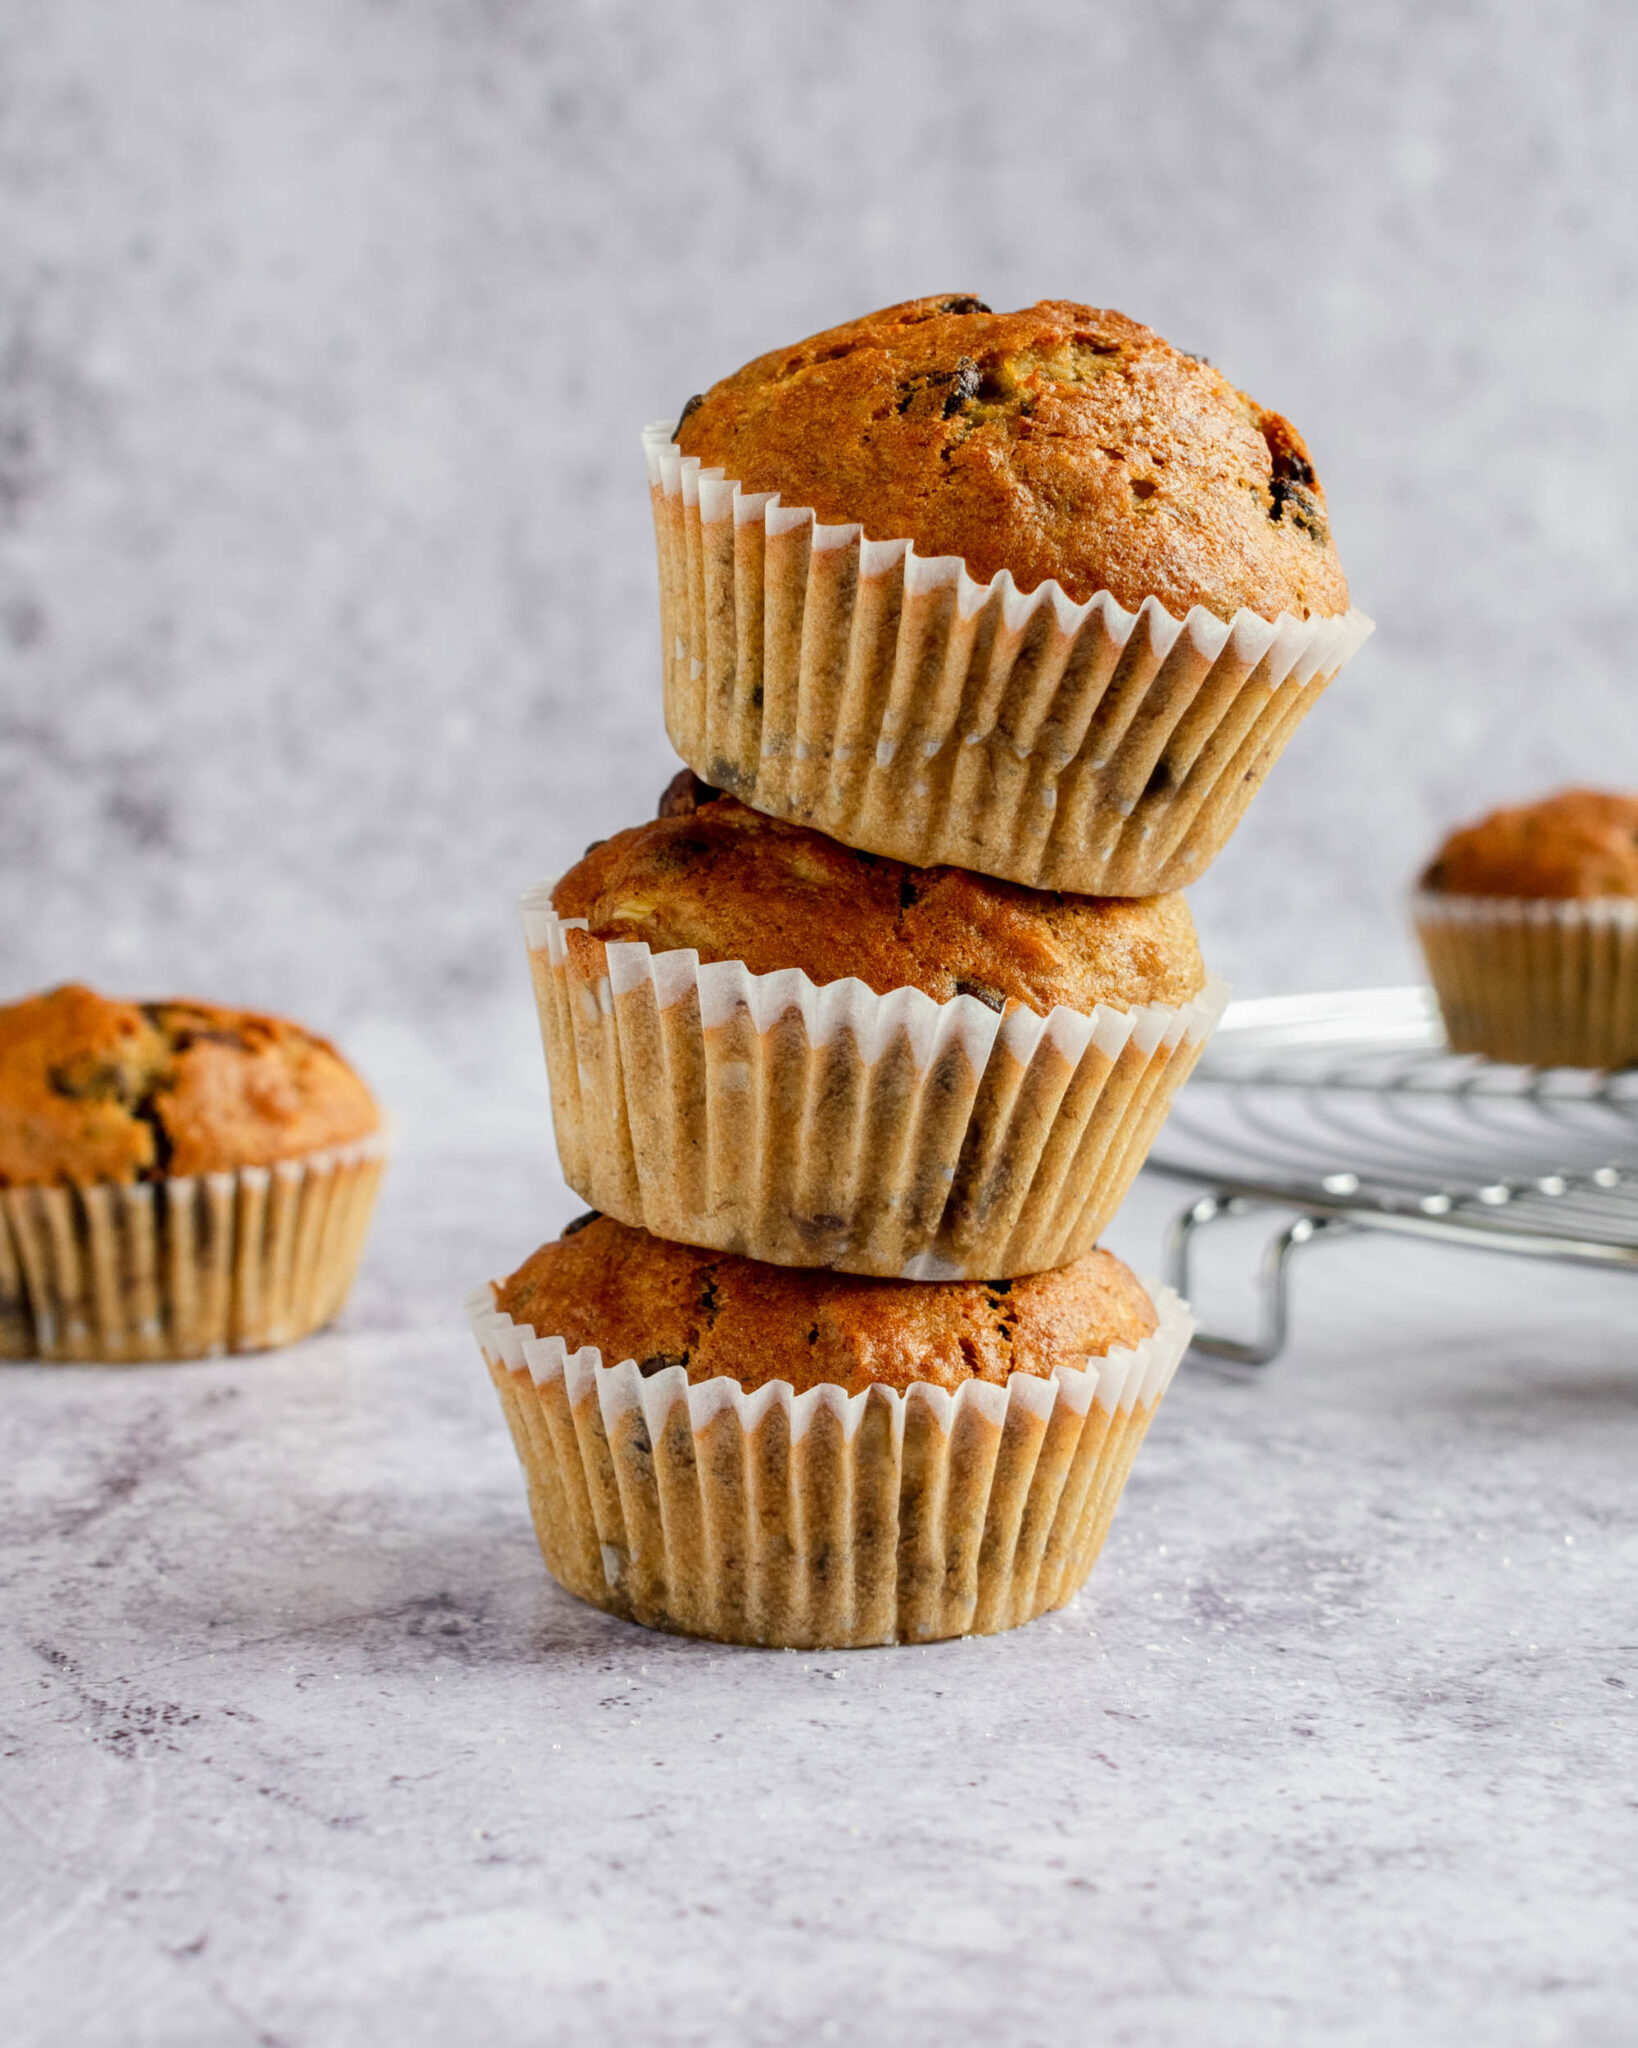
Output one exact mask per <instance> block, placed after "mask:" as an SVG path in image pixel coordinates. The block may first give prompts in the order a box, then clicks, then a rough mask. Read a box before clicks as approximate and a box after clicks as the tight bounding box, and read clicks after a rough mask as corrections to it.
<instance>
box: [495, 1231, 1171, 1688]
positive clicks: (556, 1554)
mask: <svg viewBox="0 0 1638 2048" xmlns="http://www.w3.org/2000/svg"><path fill="white" fill-rule="evenodd" d="M469 1309H470V1313H471V1317H472V1323H473V1329H474V1333H475V1335H476V1336H477V1338H478V1341H479V1344H480V1347H481V1348H482V1350H483V1353H484V1356H485V1359H486V1361H487V1363H488V1365H489V1369H490V1373H491V1376H492V1378H493V1379H494V1382H495V1386H496V1389H497V1391H498V1392H499V1394H500V1398H501V1403H502V1406H503V1408H504V1410H505V1412H506V1417H507V1421H508V1424H509V1425H510V1428H511V1431H512V1437H513V1441H514V1443H515V1445H516V1447H517V1451H518V1456H519V1460H520V1462H521V1464H522V1466H523V1470H524V1474H525V1478H526V1482H527V1487H528V1495H529V1502H530V1508H531V1512H532V1514H533V1518H534V1523H535V1529H536V1534H537V1536H538V1538H539V1541H540V1547H541V1550H542V1553H543V1555H544V1557H545V1559H546V1563H547V1566H548V1568H549V1569H550V1570H551V1572H552V1573H553V1575H554V1576H555V1577H556V1578H557V1579H558V1580H559V1582H560V1583H561V1584H562V1585H564V1586H565V1587H567V1588H568V1590H569V1591H570V1592H572V1593H575V1594H577V1595H578V1596H579V1597H580V1598H581V1599H584V1600H588V1601H590V1602H592V1603H593V1604H594V1605H596V1606H599V1607H602V1608H605V1609H607V1610H608V1611H610V1612H612V1613H616V1614H620V1615H624V1616H625V1617H627V1618H628V1619H630V1620H633V1621H638V1622H642V1623H645V1624H647V1625H648V1626H650V1627H657V1628H667V1629H675V1630H679V1631H681V1632H683V1633H685V1634H690V1635H704V1636H712V1637H716V1638H719V1639H721V1640H725V1641H730V1642H744V1643H765V1644H783V1645H797V1646H805V1647H812V1648H818V1647H825V1648H844V1647H851V1646H855V1645H864V1644H869V1643H886V1642H906V1641H926V1640H930V1639H932V1638H935V1637H939V1636H949V1635H958V1634H963V1633H968V1632H978V1633H990V1632H993V1631H995V1630H999V1629H1004V1628H1009V1627H1012V1626H1014V1625H1016V1624H1017V1623H1019V1622H1022V1621H1027V1620H1029V1619H1030V1618H1031V1617H1032V1616H1033V1615H1036V1614H1039V1613H1042V1612H1043V1611H1045V1610H1046V1609H1048V1608H1051V1607H1058V1606H1062V1605H1063V1604H1064V1603H1065V1602H1066V1601H1067V1600H1069V1599H1070V1598H1071V1597H1072V1596H1073V1595H1074V1593H1075V1592H1076V1590H1077V1589H1078V1588H1079V1586H1080V1584H1081V1582H1082V1581H1083V1580H1084V1578H1085V1577H1086V1574H1087V1572H1088V1570H1089V1569H1090V1567H1091V1565H1092V1562H1093V1560H1094V1558H1095V1557H1096V1555H1097V1553H1098V1550H1099V1548H1100V1546H1101V1544H1102V1542H1103V1538H1104V1534H1105V1532H1106V1530H1107V1528H1108V1525H1109V1520H1110V1517H1111V1515H1112V1513H1113V1511H1114V1507H1115V1503H1116V1501H1117V1499H1118V1497H1119V1494H1120V1490H1121V1487H1122V1486H1123V1484H1124V1482H1125V1477H1126V1473H1127V1471H1128V1469H1129V1467H1130V1464H1131V1460H1132V1457H1133V1454H1134V1453H1135V1451H1136V1448H1137V1445H1138V1442H1139V1441H1140V1439H1141V1437H1142V1435H1143V1432H1144V1430H1145V1429H1146V1427H1147V1425H1148V1422H1149V1419H1150V1417H1151V1415H1152V1414H1153V1412H1154V1408H1155V1405H1156V1403H1157V1402H1158V1400H1159V1398H1160V1395H1161V1394H1162V1392H1163V1391H1164V1389H1165V1387H1166V1385H1167V1383H1168V1382H1169V1380H1170V1378H1171V1375H1172V1372H1173V1371H1174V1370H1175V1368H1176V1365H1177V1362H1178V1359H1179V1358H1180V1356H1181V1355H1182V1352H1183V1349H1184V1347H1185V1345H1186V1344H1187V1341H1188V1333H1189V1323H1188V1317H1187V1314H1186V1312H1185V1311H1184V1310H1183V1309H1182V1307H1181V1305H1180V1304H1179V1303H1178V1302H1177V1300H1176V1297H1175V1296H1171V1295H1165V1294H1163V1295H1162V1296H1161V1297H1160V1298H1159V1300H1158V1301H1155V1300H1151V1298H1150V1297H1149V1295H1148V1293H1147V1292H1146V1290H1145V1289H1144V1288H1143V1287H1142V1286H1141V1285H1140V1284H1139V1282H1138V1281H1137V1280H1136V1279H1135V1278H1134V1276H1133V1275H1132V1274H1131V1273H1130V1272H1128V1271H1127V1269H1126V1268H1125V1267H1124V1266H1122V1265H1121V1264H1120V1262H1119V1261H1118V1260H1116V1259H1114V1258H1111V1257H1110V1256H1109V1255H1108V1254H1107V1253H1104V1252H1095V1253H1093V1254H1091V1255H1090V1256H1089V1257H1087V1258H1085V1259H1082V1260H1080V1261H1079V1262H1077V1263H1076V1264H1074V1265H1071V1266H1069V1267H1067V1268H1065V1269H1063V1270H1061V1271H1058V1272H1052V1273H1043V1274H1040V1275H1037V1276H1035V1277H1033V1278H1030V1279H1024V1280H1019V1281H1017V1282H1015V1283H1007V1282H1001V1283H999V1284H991V1285H987V1286H980V1285H973V1284H959V1283H958V1284H946V1285H937V1284H932V1283H916V1282H907V1281H892V1280H865V1279H857V1278H849V1277H848V1276H846V1275H841V1274H835V1273H812V1272H792V1271H790V1270H788V1269H781V1268H777V1267H769V1266H763V1265H758V1264H756V1263H755V1262H753V1261H751V1260H747V1259H741V1258H735V1257H723V1256H720V1255H715V1254H709V1253H704V1252H699V1251H695V1250H691V1249H689V1248H688V1247H686V1246H683V1245H677V1244H669V1243H666V1242H664V1241H663V1240H661V1239H659V1238H656V1237H652V1236H650V1235H648V1234H647V1233H646V1232H644V1231H639V1230H632V1229H628V1228H627V1227H626V1226H625V1225H623V1224H620V1223H617V1222H615V1221H613V1220H612V1219H611V1218H608V1217H600V1216H589V1217H581V1218H580V1219H578V1220H577V1221H576V1222H575V1223H572V1224H570V1225H569V1226H568V1228H567V1229H566V1230H565V1231H564V1233H563V1235H562V1237H561V1238H560V1239H559V1240H558V1241H556V1242H555V1243H552V1244H548V1245H545V1246H543V1247H542V1248H541V1249H540V1250H539V1251H537V1252H536V1253H535V1254H534V1256H533V1257H532V1258H530V1259H528V1260H527V1261H526V1262H525V1263H524V1264H523V1266H521V1267H520V1268H519V1269H518V1271H517V1272H515V1273H514V1274H513V1275H512V1276H511V1278H510V1279H508V1280H506V1281H503V1282H501V1283H500V1284H499V1285H497V1286H494V1287H488V1288H484V1289H482V1290H480V1292H479V1293H478V1294H477V1295H475V1296H474V1297H473V1298H472V1300H471V1302H470V1303H469Z"/></svg>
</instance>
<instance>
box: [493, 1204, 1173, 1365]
mask: <svg viewBox="0 0 1638 2048" xmlns="http://www.w3.org/2000/svg"><path fill="white" fill-rule="evenodd" d="M495 1299H496V1306H497V1307H498V1308H500V1309H501V1310H502V1311H503V1312H504V1313H505V1314H507V1315H509V1316H510V1317H511V1318H512V1320H513V1322H514V1323H520V1324H524V1325H527V1326H528V1327H529V1328H530V1329H532V1330H533V1331H534V1332H535V1333H536V1335H537V1336H541V1337H561V1338H562V1339H563V1341H564V1343H565V1344H566V1345H567V1346H568V1348H569V1349H570V1350H571V1351H578V1350H580V1349H581V1347H582V1346H583V1345H586V1344H595V1345H596V1346H597V1348H598V1350H599V1351H601V1352H602V1354H603V1362H604V1363H605V1364H606V1365H618V1364H619V1363H621V1362H622V1361H623V1360H624V1359H627V1358H634V1359H636V1361H637V1365H638V1369H639V1371H641V1372H642V1373H643V1374H644V1376H645V1377H646V1376H648V1375H649V1374H651V1373H656V1372H661V1371H663V1370H664V1369H665V1367H667V1366H670V1365H681V1366H685V1367H686V1368H687V1371H688V1377H689V1379H690V1381H698V1380H709V1379H716V1378H719V1377H722V1376H724V1375H726V1376H727V1377H728V1378H730V1379H735V1380H738V1381H739V1383H740V1385H741V1386H742V1387H744V1388H745V1389H746V1391H747V1392H754V1391H755V1390H756V1389H757V1388H758V1387H760V1386H765V1385H766V1384H767V1383H768V1381H770V1380H789V1381H790V1383H791V1385H792V1386H793V1387H794V1388H795V1389H796V1391H797V1393H799V1394H800V1393H803V1392H805V1391H806V1390H807V1389H808V1388H809V1387H816V1386H819V1385H822V1384H829V1385H832V1386H839V1387H845V1388H846V1390H847V1391H848V1392H849V1393H850V1394H857V1393H860V1392H862V1391H863V1389H864V1388H866V1387H870V1386H884V1387H896V1388H899V1389H900V1390H902V1389H903V1388H905V1387H907V1386H909V1384H910V1383H911V1381H912V1380H931V1381H932V1382H933V1383H934V1385H935V1386H940V1387H944V1388H947V1389H948V1390H949V1391H950V1392H952V1393H953V1392H954V1391H955V1390H956V1388H957V1387H959V1386H961V1385H962V1384H963V1382H964V1381H966V1380H971V1379H980V1380H988V1381H990V1382H991V1384H992V1385H995V1386H1005V1384H1006V1381H1007V1376H1008V1374H1009V1373H1015V1372H1027V1373H1033V1374H1034V1375H1035V1376H1036V1377H1037V1378H1041V1379H1045V1378H1048V1377H1049V1376H1050V1375H1051V1373H1052V1371H1053V1368H1054V1367H1055V1366H1059V1365H1080V1364H1082V1363H1084V1362H1085V1361H1086V1360H1087V1359H1089V1358H1102V1357H1103V1356H1104V1355H1105V1353H1106V1352H1109V1351H1111V1350H1113V1349H1114V1348H1115V1346H1117V1345H1127V1346H1131V1345H1134V1344H1137V1343H1139V1342H1141V1341H1142V1339H1143V1338H1145V1337H1148V1336H1151V1335H1152V1334H1153V1332H1154V1330H1155V1327H1156V1318H1155V1310H1154V1304H1153V1302H1151V1301H1150V1299H1149V1296H1148V1294H1147V1293H1146V1292H1145V1290H1144V1288H1143V1286H1142V1284H1141V1283H1140V1282H1139V1280H1138V1279H1137V1277H1136V1275H1135V1274H1133V1273H1132V1272H1131V1271H1130V1269H1129V1268H1127V1267H1126V1266H1123V1265H1122V1264H1121V1262H1120V1260H1119V1259H1117V1258H1115V1257H1114V1256H1113V1254H1112V1253H1109V1252H1104V1251H1095V1252H1089V1253H1088V1254H1087V1256H1086V1257H1085V1258H1084V1259H1077V1260H1076V1262H1075V1264H1074V1265H1072V1266H1063V1267H1060V1268H1059V1270H1058V1271H1057V1272H1055V1273H1032V1274H1030V1275H1029V1277H1028V1278H1027V1279H1024V1280H991V1281H980V1280H940V1281H932V1280H870V1279H865V1278H863V1277H861V1276H860V1275H858V1274H855V1273H831V1272H826V1271H824V1270H823V1269H821V1268H816V1267H809V1266H768V1265H764V1264H763V1263H762V1262H761V1261H760V1260H758V1259H742V1258H739V1257H737V1256H735V1255H734V1254H733V1253H731V1252H710V1251H701V1250H699V1249H698V1248H697V1247H695V1246H693V1245H686V1244H672V1243H670V1242H668V1241H667V1240H666V1239H665V1238H660V1237H651V1236H650V1235H649V1233H648V1232H647V1231H646V1230H634V1229H632V1228H631V1227H630V1225H628V1224H625V1223H616V1222H615V1220H614V1218H613V1217H612V1216H598V1215H596V1214H595V1213H594V1214H592V1215H589V1216H582V1217H579V1218H577V1219H576V1221H575V1222H573V1223H571V1224H570V1225H569V1226H568V1228H567V1229H566V1230H565V1231H564V1233H563V1235H562V1236H561V1237H560V1238H559V1239H558V1240H557V1241H556V1243H554V1244H545V1245H542V1246H541V1248H540V1250H539V1251H537V1252H536V1253H535V1254H534V1256H533V1257H532V1258H529V1259H526V1260H525V1261H524V1263H523V1264H522V1265H521V1266H520V1267H519V1268H518V1270H517V1271H516V1272H515V1273H514V1274H513V1275H512V1276H511V1278H510V1279H509V1280H505V1281H503V1282H502V1283H501V1284H500V1285H499V1286H498V1287H497V1288H496V1290H495Z"/></svg>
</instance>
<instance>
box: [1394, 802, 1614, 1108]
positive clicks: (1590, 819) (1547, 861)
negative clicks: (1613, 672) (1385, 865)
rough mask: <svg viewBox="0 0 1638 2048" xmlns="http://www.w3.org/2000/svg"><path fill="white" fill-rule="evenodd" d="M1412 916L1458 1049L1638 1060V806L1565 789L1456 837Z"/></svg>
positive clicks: (1577, 1059) (1532, 1059)
mask: <svg viewBox="0 0 1638 2048" xmlns="http://www.w3.org/2000/svg"><path fill="white" fill-rule="evenodd" d="M1414 914H1415V918H1416V930H1417V935H1418V937H1419V938H1420V939H1421V941H1422V951H1423V953H1424V954H1425V955H1426V957H1427V963H1428V973H1429V975H1430V976H1431V978H1432V981H1433V986H1434V990H1435V992H1436V994H1437V995H1438V998H1439V1008H1440V1010H1441V1011H1442V1012H1443V1015H1444V1020H1445V1031H1446V1035H1447V1036H1448V1038H1449V1040H1450V1043H1451V1047H1452V1049H1453V1050H1454V1051H1456V1052H1476V1053H1483V1054H1484V1055H1485V1057H1486V1058H1488V1059H1493V1060H1508V1061H1512V1062H1515V1063H1517V1064H1520V1065H1525V1066H1542V1067H1549V1066H1550V1067H1559V1066H1563V1067H1622V1066H1626V1065H1628V1064H1629V1063H1630V1062H1632V1061H1633V1060H1638V797H1633V796H1618V795H1607V794H1604V793H1602V792H1600V791H1598V790H1591V789H1567V790H1562V791H1560V793H1559V794H1558V795H1557V796H1551V797H1546V798H1544V799H1543V800H1542V801H1541V802H1539V803H1533V804H1524V805H1521V806H1519V807H1518V808H1517V809H1512V810H1500V811H1492V812H1491V814H1490V815H1489V817H1487V818H1482V819H1480V821H1479V822H1478V823H1477V824H1476V825H1468V826H1464V827H1463V828H1462V829H1461V830H1460V831H1457V832H1454V833H1452V834H1451V836H1450V837H1449V838H1448V839H1447V840H1446V841H1445V843H1444V845H1443V846H1442V847H1441V848H1440V849H1439V851H1438V853H1437V854H1435V856H1434V858H1433V860H1432V861H1431V862H1430V863H1429V865H1428V867H1427V869H1426V870H1425V872H1424V873H1423V875H1422V878H1421V883H1420V886H1419V888H1418V891H1417V894H1416V899H1415V905H1414Z"/></svg>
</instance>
